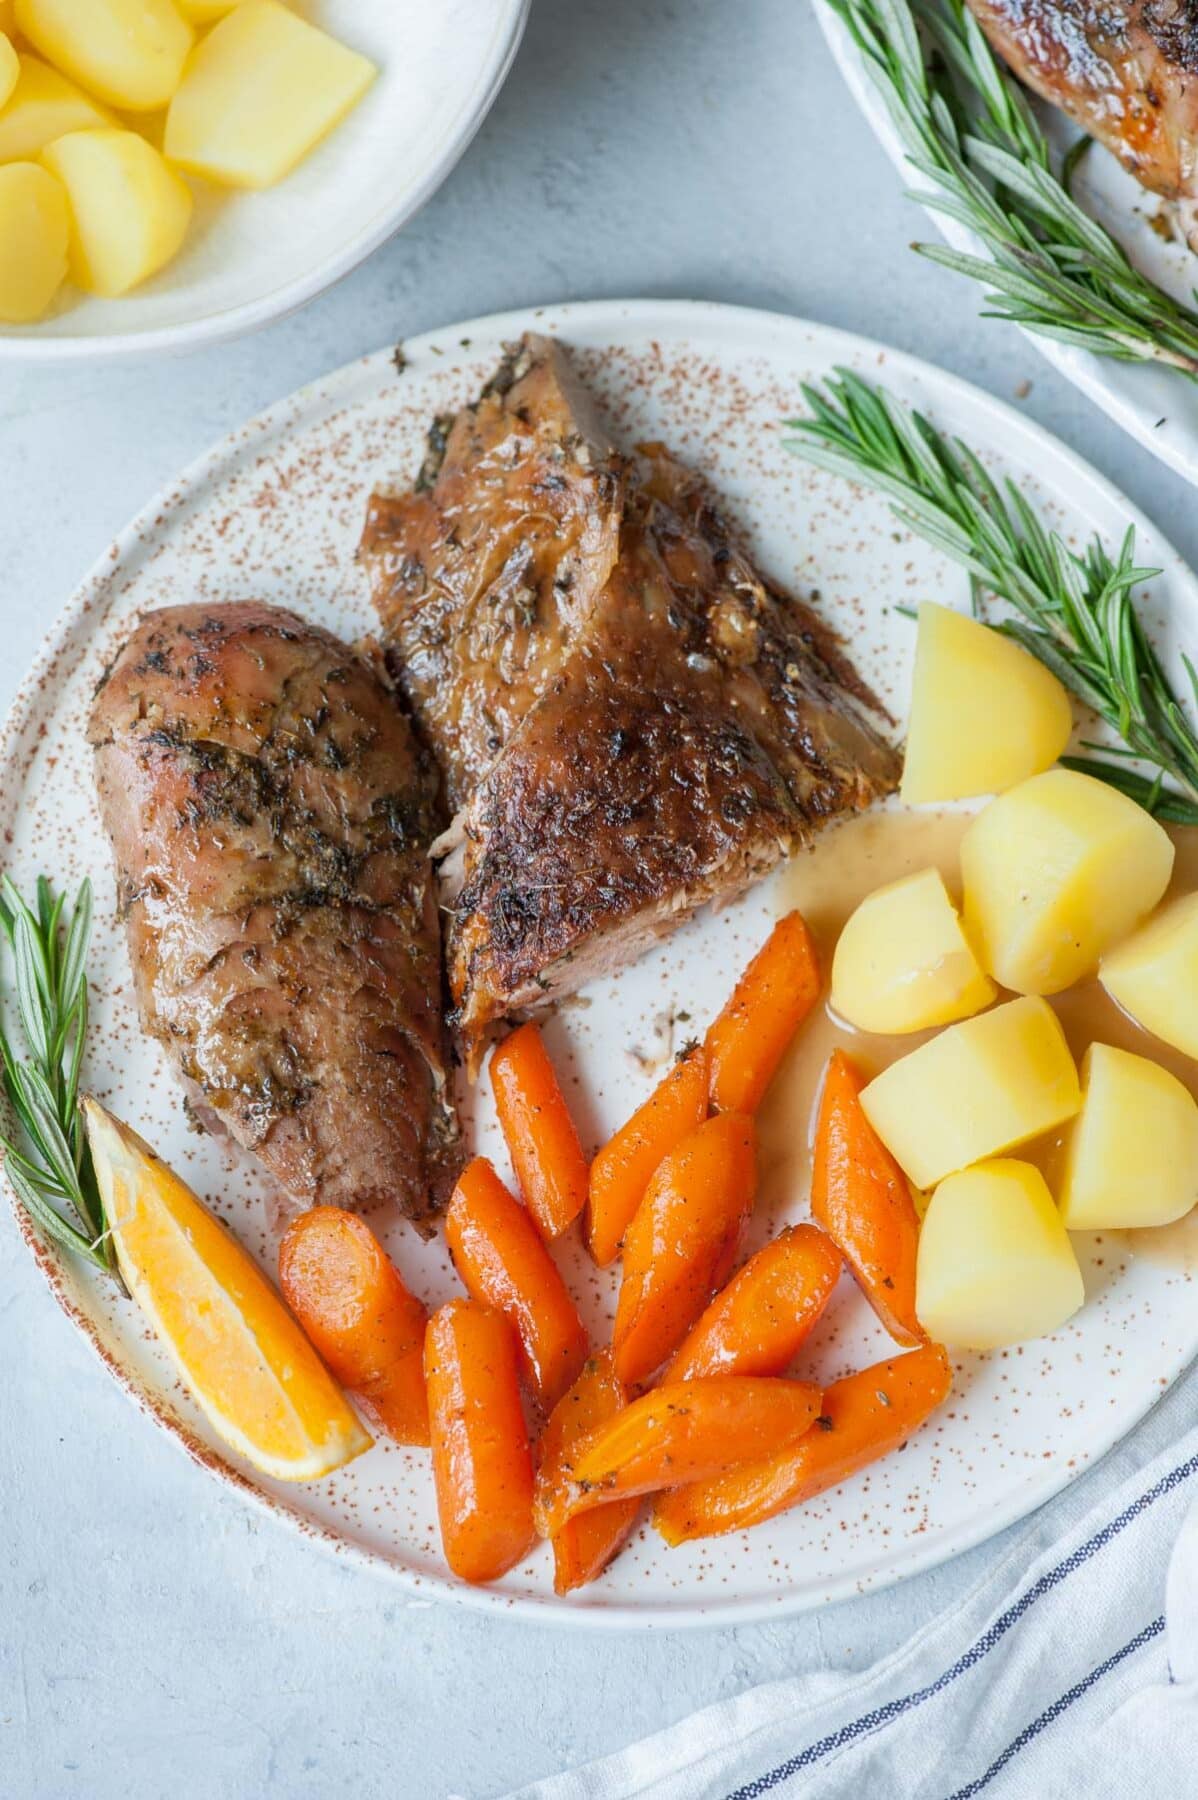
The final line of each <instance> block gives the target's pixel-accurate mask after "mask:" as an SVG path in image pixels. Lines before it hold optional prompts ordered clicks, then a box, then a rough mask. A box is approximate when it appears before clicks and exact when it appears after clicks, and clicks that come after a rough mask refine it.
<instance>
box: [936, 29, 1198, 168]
mask: <svg viewBox="0 0 1198 1800" xmlns="http://www.w3.org/2000/svg"><path fill="white" fill-rule="evenodd" d="M968 4H969V8H970V10H971V12H973V13H974V14H975V15H976V17H977V20H978V23H979V24H980V25H981V27H982V29H983V30H984V31H985V33H986V35H987V37H988V38H989V39H990V40H991V42H992V43H993V44H994V46H995V48H996V49H997V50H998V52H999V54H1000V55H1001V56H1002V57H1003V59H1004V61H1005V62H1006V63H1008V65H1009V66H1010V68H1011V69H1012V70H1013V71H1014V73H1015V74H1016V75H1018V76H1019V78H1020V80H1021V81H1025V82H1026V83H1027V85H1028V86H1029V87H1030V88H1033V89H1034V90H1035V92H1036V93H1038V94H1041V95H1043V97H1044V98H1045V99H1046V100H1050V101H1051V102H1052V103H1053V104H1054V105H1055V106H1059V107H1060V108H1061V110H1062V111H1063V112H1066V113H1068V115H1069V117H1070V118H1071V119H1074V120H1076V122H1077V123H1078V124H1079V125H1081V126H1083V127H1084V129H1085V130H1086V131H1088V132H1090V133H1091V135H1092V136H1094V137H1096V138H1098V139H1099V141H1100V142H1101V143H1103V144H1105V145H1106V146H1107V148H1108V149H1109V150H1112V151H1114V153H1115V155H1116V156H1118V157H1119V158H1120V160H1121V161H1122V162H1123V163H1124V164H1126V166H1127V168H1128V169H1129V170H1130V171H1131V173H1132V174H1133V175H1134V176H1135V177H1136V178H1137V180H1139V181H1141V182H1142V183H1143V184H1144V186H1145V187H1147V188H1151V189H1152V190H1153V191H1154V192H1155V193H1158V194H1163V195H1164V196H1165V197H1166V198H1167V199H1170V200H1192V199H1195V198H1198V0H968Z"/></svg>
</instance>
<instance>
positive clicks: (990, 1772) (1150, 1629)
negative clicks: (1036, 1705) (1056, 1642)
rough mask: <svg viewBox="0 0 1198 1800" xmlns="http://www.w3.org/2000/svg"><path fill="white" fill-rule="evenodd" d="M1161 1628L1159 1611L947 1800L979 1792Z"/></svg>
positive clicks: (967, 1797)
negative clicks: (972, 1779) (1158, 1616)
mask: <svg viewBox="0 0 1198 1800" xmlns="http://www.w3.org/2000/svg"><path fill="white" fill-rule="evenodd" d="M1164 1629H1165V1615H1164V1614H1163V1613H1162V1614H1161V1616H1160V1618H1159V1619H1153V1621H1152V1623H1151V1625H1145V1627H1144V1629H1143V1631H1137V1633H1136V1635H1135V1637H1134V1638H1130V1639H1129V1640H1128V1642H1127V1643H1126V1644H1124V1646H1123V1648H1122V1650H1116V1651H1115V1652H1114V1654H1113V1655H1112V1656H1108V1657H1107V1659H1106V1661H1105V1662H1100V1663H1099V1665H1098V1667H1097V1668H1096V1669H1091V1670H1090V1673H1089V1674H1088V1675H1083V1676H1082V1679H1081V1680H1080V1681H1076V1682H1074V1684H1073V1686H1072V1687H1071V1688H1070V1689H1069V1691H1068V1693H1066V1694H1062V1695H1061V1697H1060V1699H1059V1700H1054V1701H1053V1703H1052V1705H1051V1706H1049V1707H1046V1708H1045V1710H1044V1711H1043V1712H1042V1713H1041V1714H1040V1717H1039V1718H1038V1719H1033V1720H1032V1722H1031V1724H1030V1725H1025V1726H1024V1728H1023V1730H1022V1731H1021V1732H1020V1733H1019V1736H1018V1737H1017V1738H1012V1740H1011V1742H1010V1743H1009V1744H1008V1745H1007V1747H1006V1749H1005V1750H1004V1751H1003V1753H1002V1755H1001V1756H996V1757H995V1759H994V1761H993V1762H992V1763H991V1764H990V1767H989V1768H988V1769H987V1770H986V1773H985V1774H984V1775H979V1776H978V1778H977V1780H976V1781H970V1782H968V1783H967V1784H966V1785H965V1786H964V1787H963V1788H958V1789H957V1791H956V1793H954V1794H950V1795H949V1797H948V1800H971V1796H972V1795H974V1794H980V1793H981V1791H982V1789H983V1788H984V1787H987V1786H988V1785H989V1783H990V1782H992V1781H993V1780H994V1777H995V1776H996V1775H998V1774H1001V1772H1002V1771H1003V1769H1005V1768H1006V1766H1007V1764H1008V1763H1009V1762H1010V1760H1011V1758H1012V1757H1013V1756H1016V1755H1018V1753H1019V1751H1020V1750H1023V1749H1024V1748H1026V1746H1027V1745H1028V1744H1030V1743H1031V1741H1032V1739H1033V1738H1036V1737H1039V1735H1040V1733H1041V1732H1042V1731H1043V1730H1044V1729H1045V1727H1046V1726H1048V1725H1053V1724H1055V1723H1056V1721H1057V1720H1058V1719H1059V1718H1060V1717H1061V1714H1062V1713H1066V1712H1068V1711H1069V1708H1070V1707H1071V1706H1072V1705H1073V1703H1074V1702H1075V1701H1076V1700H1080V1699H1081V1697H1082V1695H1083V1694H1086V1693H1088V1692H1089V1691H1090V1689H1091V1688H1092V1687H1093V1686H1094V1685H1095V1683H1096V1682H1099V1681H1101V1680H1102V1678H1103V1676H1104V1675H1109V1674H1110V1672H1111V1670H1112V1669H1116V1668H1118V1666H1119V1664H1120V1663H1121V1662H1124V1661H1125V1660H1126V1659H1127V1658H1128V1657H1129V1656H1134V1655H1135V1653H1136V1651H1137V1650H1142V1649H1143V1648H1144V1645H1145V1644H1150V1643H1151V1642H1152V1640H1153V1638H1158V1637H1160V1635H1161V1632H1162V1631H1163V1630H1164Z"/></svg>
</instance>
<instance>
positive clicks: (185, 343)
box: [0, 0, 532, 473]
mask: <svg viewBox="0 0 1198 1800" xmlns="http://www.w3.org/2000/svg"><path fill="white" fill-rule="evenodd" d="M499 3H500V4H501V5H502V6H503V7H504V9H505V12H506V18H505V17H502V16H501V17H500V18H499V19H498V20H497V22H496V29H495V31H494V34H493V36H492V39H491V44H490V47H489V49H488V52H487V54H486V56H485V57H484V58H483V59H482V60H481V61H480V63H479V68H478V73H477V77H476V80H475V82H474V85H473V87H472V88H471V90H470V92H469V93H468V94H467V95H465V96H464V98H463V101H462V106H461V109H460V111H459V113H458V117H457V119H456V120H455V122H454V124H453V126H452V128H451V129H450V130H449V131H447V132H446V134H445V137H444V140H443V143H442V148H441V153H440V155H439V156H438V157H437V158H436V159H435V161H434V162H432V163H431V164H430V165H429V167H428V169H427V170H426V171H425V174H424V177H423V179H422V180H421V181H419V182H417V183H416V185H415V186H414V187H412V188H411V189H410V190H409V191H408V192H407V193H406V194H405V195H404V197H403V199H402V200H401V201H400V203H399V205H398V206H396V207H392V208H390V209H388V210H386V211H384V212H383V213H382V214H380V216H379V217H378V219H377V220H376V222H375V224H374V225H373V226H372V227H370V228H369V229H368V230H366V231H365V232H363V233H362V234H361V235H360V236H359V237H357V238H355V239H353V240H352V241H351V242H349V243H347V244H344V245H342V247H341V248H340V249H339V250H336V251H334V252H332V253H331V254H330V255H329V256H328V257H326V258H324V259H323V260H322V261H320V262H318V263H316V264H315V266H314V267H313V268H311V269H309V270H308V271H307V272H306V273H305V274H304V275H300V276H297V277H296V278H295V279H294V280H293V281H290V282H288V283H286V285H285V286H283V287H281V288H276V289H275V290H274V291H273V292H272V293H269V294H263V295H262V296H261V297H260V298H259V299H257V300H247V301H243V302H242V303H241V304H239V305H236V306H231V307H224V308H222V309H221V310H220V311H218V312H213V313H207V314H204V315H203V316H202V317H200V318H199V319H193V320H189V321H188V322H187V323H186V324H181V325H179V324H177V325H159V326H155V327H154V328H153V329H151V330H149V331H122V332H112V333H92V334H89V335H87V336H82V335H81V336H79V337H44V338H38V337H36V336H32V335H29V336H15V335H10V334H8V333H6V332H4V331H0V362H14V363H36V364H39V365H44V364H47V363H63V362H80V361H88V362H94V363H99V362H117V361H120V360H122V359H124V358H127V357H132V356H160V355H172V354H173V355H179V354H183V353H186V352H188V351H191V350H199V349H202V348H204V347H206V346H208V345H212V344H224V343H228V342H230V341H231V340H232V339H233V338H237V337H243V336H245V335H246V333H248V332H251V331H257V330H259V329H260V328H261V327H262V326H264V325H269V324H273V323H274V322H275V320H276V319H283V318H286V317H287V316H288V314H289V313H293V312H296V311H298V310H299V308H300V307H301V306H306V305H307V303H308V301H309V300H314V299H315V298H316V297H317V295H318V294H323V293H325V292H326V291H327V290H328V289H329V288H331V287H334V286H336V284H337V282H339V281H341V280H343V279H344V278H345V276H347V275H349V274H352V272H353V271H354V269H356V268H358V267H359V265H360V264H362V263H364V262H365V261H366V259H367V257H369V256H373V254H374V252H375V251H376V250H378V249H379V248H380V247H381V246H382V245H383V244H385V243H386V242H387V240H388V239H389V238H392V237H394V236H395V234H396V232H397V231H400V230H402V229H403V227H404V226H405V225H407V224H408V223H409V222H410V220H412V219H413V218H415V216H416V214H417V213H418V212H419V211H420V210H421V208H422V207H424V206H426V205H427V204H428V202H429V201H430V200H431V199H432V197H433V195H434V194H435V193H436V192H437V190H438V188H440V187H441V186H442V184H443V183H444V181H445V180H446V178H447V176H448V175H449V174H450V173H451V171H452V170H453V169H454V167H455V166H456V165H457V163H458V162H460V160H461V158H462V157H463V156H464V155H465V153H466V151H467V149H468V148H469V146H470V144H471V142H472V141H473V139H474V138H475V137H476V136H477V134H478V132H479V131H480V129H481V128H482V125H483V122H484V120H485V119H486V117H487V114H488V113H489V112H490V110H491V108H492V106H493V105H494V104H495V101H496V99H497V98H498V96H499V91H500V89H501V88H502V86H503V84H504V82H505V81H506V80H507V77H508V72H509V70H510V69H511V66H512V63H513V62H514V61H515V58H516V52H517V50H518V49H519V48H520V44H521V41H522V40H523V37H524V31H525V27H526V26H527V24H528V15H529V11H530V9H531V7H532V0H499ZM188 472H189V473H190V471H188Z"/></svg>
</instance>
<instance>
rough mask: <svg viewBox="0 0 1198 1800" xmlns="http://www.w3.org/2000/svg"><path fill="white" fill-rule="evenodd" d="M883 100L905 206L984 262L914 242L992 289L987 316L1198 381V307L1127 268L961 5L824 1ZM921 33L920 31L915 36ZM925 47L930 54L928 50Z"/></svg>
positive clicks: (940, 0)
mask: <svg viewBox="0 0 1198 1800" xmlns="http://www.w3.org/2000/svg"><path fill="white" fill-rule="evenodd" d="M828 4H829V5H830V6H831V8H832V10H833V11H834V12H835V13H836V14H837V15H838V17H839V18H840V19H841V20H842V21H843V22H844V24H845V26H846V27H847V29H848V31H849V33H850V34H851V36H852V38H853V41H854V43H855V44H856V46H857V49H858V51H859V52H860V54H861V57H862V60H863V62H864V64H865V67H866V69H867V71H868V73H869V75H870V77H871V79H872V80H873V82H874V85H875V86H876V87H877V88H878V90H879V92H880V93H881V94H882V96H883V98H884V100H885V102H886V105H887V107H888V109H889V112H890V116H891V119H892V120H893V122H894V125H895V128H896V130H897V131H898V133H899V136H900V138H901V139H902V143H903V148H904V150H905V152H906V155H907V159H908V161H909V162H910V164H911V166H912V167H913V168H914V169H915V170H916V171H917V172H918V173H919V174H920V175H922V176H923V177H924V179H925V180H926V181H927V182H929V183H930V184H931V186H930V188H928V189H922V188H921V189H917V190H909V193H910V195H911V198H913V199H916V200H918V201H919V202H920V204H921V205H923V206H926V207H929V208H931V209H932V210H933V211H935V212H939V213H943V214H944V215H945V216H946V217H947V218H950V219H953V220H955V221H956V222H957V223H958V224H959V225H963V226H965V227H966V229H967V230H969V231H970V232H972V233H973V234H974V236H975V237H976V238H977V239H979V240H980V242H981V243H982V245H983V246H984V247H985V249H986V251H987V252H988V255H987V256H977V255H971V254H969V253H968V252H965V251H961V250H953V249H950V248H948V247H946V246H945V245H942V244H916V245H914V246H913V248H914V249H916V250H917V251H919V253H920V254H921V255H923V256H926V257H929V258H930V259H931V260H932V261H933V262H936V263H940V264H942V265H943V266H944V267H945V268H948V269H954V270H956V271H957V272H958V273H959V274H962V275H968V276H971V277H972V278H973V279H974V280H976V281H981V282H984V283H985V284H986V285H987V287H988V289H989V292H988V293H987V296H986V304H987V309H988V311H987V316H989V317H997V318H1002V319H1008V320H1010V321H1012V322H1013V323H1014V324H1016V325H1021V326H1023V327H1024V329H1025V330H1027V331H1032V332H1036V333H1038V334H1039V335H1040V336H1042V337H1050V338H1056V339H1057V340H1058V341H1060V342H1061V343H1065V344H1075V345H1077V346H1078V347H1080V348H1081V349H1083V350H1090V351H1093V352H1094V353H1095V354H1096V355H1098V356H1109V357H1115V358H1117V359H1118V360H1120V361H1123V362H1153V363H1162V364H1165V365H1166V366H1168V367H1170V368H1174V369H1179V370H1181V371H1182V373H1183V374H1185V375H1187V376H1190V377H1195V376H1198V311H1195V310H1193V309H1192V308H1191V307H1187V306H1183V305H1181V304H1180V303H1179V302H1178V301H1176V300H1174V299H1173V298H1172V297H1171V296H1170V295H1169V294H1166V293H1165V292H1164V291H1163V289H1161V288H1159V287H1157V286H1156V284H1155V283H1154V282H1152V281H1150V280H1149V279H1148V277H1147V276H1146V275H1143V274H1141V273H1140V271H1139V270H1138V269H1136V268H1134V267H1133V265H1132V263H1131V262H1130V261H1129V259H1128V257H1127V255H1126V254H1125V252H1124V251H1123V250H1122V249H1121V247H1120V246H1119V245H1118V244H1117V243H1116V242H1115V240H1114V238H1112V237H1111V235H1110V233H1109V232H1107V231H1105V230H1104V229H1103V228H1102V226H1101V225H1099V224H1097V223H1096V222H1095V220H1093V219H1091V218H1090V217H1089V215H1088V214H1087V213H1085V212H1083V211H1082V209H1081V207H1080V206H1078V204H1077V202H1076V201H1075V200H1073V199H1072V197H1071V195H1070V193H1069V185H1070V181H1071V178H1072V173H1073V164H1074V162H1075V161H1076V153H1075V152H1078V151H1080V149H1081V148H1082V147H1083V146H1084V144H1085V140H1082V145H1080V146H1075V151H1074V152H1071V153H1070V156H1069V157H1067V158H1066V159H1065V165H1064V167H1063V168H1062V171H1061V176H1060V178H1058V176H1057V175H1056V174H1055V173H1054V171H1053V168H1052V160H1051V156H1050V152H1049V146H1048V142H1047V140H1046V138H1045V136H1044V133H1043V131H1042V130H1041V129H1040V126H1039V125H1038V123H1037V122H1036V118H1035V115H1034V113H1033V112H1032V110H1031V108H1030V106H1029V105H1028V102H1027V100H1026V98H1025V96H1024V94H1023V92H1022V90H1021V89H1020V88H1019V86H1018V84H1017V83H1016V82H1015V81H1014V80H1013V79H1012V77H1011V76H1010V75H1009V74H1008V73H1007V72H1006V70H1005V69H1004V68H1003V66H1002V64H1001V63H1000V62H999V61H998V59H997V57H996V56H995V54H994V52H993V51H992V50H991V48H990V45H989V44H988V43H987V41H986V38H985V36H984V34H983V32H982V29H981V27H980V26H979V25H978V23H977V21H976V19H975V18H974V17H973V15H972V14H971V13H970V12H968V11H967V10H966V7H965V5H964V0H828ZM919 27H922V29H923V34H924V36H923V39H922V40H921V37H920V31H919V29H918V28H919ZM925 44H926V46H927V48H926V49H925Z"/></svg>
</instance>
